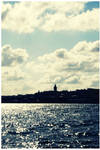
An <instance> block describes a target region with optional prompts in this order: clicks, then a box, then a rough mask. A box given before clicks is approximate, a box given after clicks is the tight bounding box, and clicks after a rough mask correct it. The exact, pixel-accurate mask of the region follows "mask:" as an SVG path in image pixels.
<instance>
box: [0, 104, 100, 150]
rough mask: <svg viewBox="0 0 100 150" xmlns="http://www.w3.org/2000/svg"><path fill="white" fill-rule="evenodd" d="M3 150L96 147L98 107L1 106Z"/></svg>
mask: <svg viewBox="0 0 100 150" xmlns="http://www.w3.org/2000/svg"><path fill="white" fill-rule="evenodd" d="M1 121H2V123H1V124H2V137H1V138H2V148H98V147H99V105H96V104H92V105H91V104H2V120H1Z"/></svg>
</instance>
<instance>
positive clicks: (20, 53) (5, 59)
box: [2, 45, 28, 66]
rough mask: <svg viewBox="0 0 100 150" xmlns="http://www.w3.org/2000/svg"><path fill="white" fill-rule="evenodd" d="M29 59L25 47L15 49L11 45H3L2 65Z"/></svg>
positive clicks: (19, 62) (14, 63) (20, 62)
mask: <svg viewBox="0 0 100 150" xmlns="http://www.w3.org/2000/svg"><path fill="white" fill-rule="evenodd" d="M27 59H28V54H27V52H26V50H25V49H20V48H19V49H13V48H12V47H11V46H10V45H4V46H3V47H2V66H12V65H17V64H22V63H23V62H25V61H26V60H27Z"/></svg>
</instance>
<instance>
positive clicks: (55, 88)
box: [54, 84, 57, 92]
mask: <svg viewBox="0 0 100 150" xmlns="http://www.w3.org/2000/svg"><path fill="white" fill-rule="evenodd" d="M54 91H55V92H57V86H56V84H55V85H54Z"/></svg>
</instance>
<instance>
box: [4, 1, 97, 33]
mask: <svg viewBox="0 0 100 150" xmlns="http://www.w3.org/2000/svg"><path fill="white" fill-rule="evenodd" d="M73 6H74V7H73ZM84 7H85V2H20V3H16V4H14V5H12V6H11V5H10V4H4V3H3V4H2V16H3V19H2V28H3V29H7V30H11V31H16V32H18V33H31V32H33V31H34V30H35V29H36V28H38V29H41V30H44V31H47V32H52V31H60V30H75V31H84V32H85V31H88V30H98V28H99V10H98V9H93V10H91V11H87V12H84Z"/></svg>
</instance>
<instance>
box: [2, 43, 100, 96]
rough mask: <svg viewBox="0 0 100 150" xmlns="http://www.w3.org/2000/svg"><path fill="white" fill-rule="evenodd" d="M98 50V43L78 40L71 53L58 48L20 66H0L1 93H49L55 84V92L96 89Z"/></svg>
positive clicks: (97, 80)
mask: <svg viewBox="0 0 100 150" xmlns="http://www.w3.org/2000/svg"><path fill="white" fill-rule="evenodd" d="M4 47H5V46H4ZM9 47H10V46H9ZM98 48H99V41H94V42H86V41H81V42H78V43H77V44H76V45H75V46H74V47H73V48H72V49H71V50H67V49H63V48H61V49H57V50H55V51H53V52H52V53H48V54H45V55H43V56H39V57H38V58H37V59H36V60H34V61H28V62H26V63H24V64H23V63H22V65H16V66H12V65H11V64H10V65H6V66H3V67H2V83H3V86H2V87H3V90H2V91H3V93H4V94H5V93H6V94H8V93H9V94H12V91H13V93H15V94H18V93H23V94H24V93H34V92H37V91H38V90H40V91H44V90H51V89H52V88H53V85H54V84H55V83H57V86H58V89H59V90H74V89H80V88H81V89H83V88H90V87H92V88H98V82H99V51H98ZM12 51H14V50H12ZM12 51H10V54H11V53H12ZM15 51H16V50H15ZM21 56H22V55H21ZM14 58H15V57H14ZM18 64H19V63H18ZM18 84H19V85H20V87H19V88H18V87H17V86H18ZM4 87H5V88H4ZM8 87H10V89H11V87H12V90H10V89H9V90H8ZM6 90H7V91H8V92H6Z"/></svg>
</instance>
